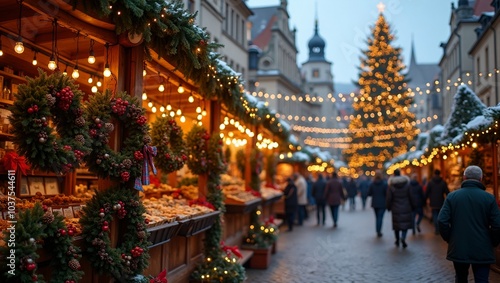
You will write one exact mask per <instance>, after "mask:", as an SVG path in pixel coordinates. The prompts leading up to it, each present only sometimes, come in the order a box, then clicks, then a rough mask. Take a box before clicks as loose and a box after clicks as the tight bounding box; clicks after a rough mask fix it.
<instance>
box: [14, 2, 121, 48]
mask: <svg viewBox="0 0 500 283" xmlns="http://www.w3.org/2000/svg"><path fill="white" fill-rule="evenodd" d="M23 4H24V5H26V6H27V7H29V8H30V9H32V10H34V11H35V12H37V13H40V14H42V15H47V16H48V17H50V18H55V19H57V20H58V21H59V23H60V24H61V25H64V26H65V27H67V28H70V29H74V30H79V31H80V32H81V33H82V34H85V35H88V36H89V37H91V38H92V39H94V40H95V41H96V42H100V43H102V44H105V43H106V42H107V43H109V44H111V45H114V44H117V43H118V36H117V35H116V34H115V32H114V31H111V30H106V29H103V28H100V27H97V26H94V25H92V24H89V23H88V22H87V21H83V20H80V19H78V18H76V17H75V16H73V15H72V14H70V13H68V12H66V11H64V10H63V9H61V7H60V4H57V3H53V2H52V1H39V0H23Z"/></svg>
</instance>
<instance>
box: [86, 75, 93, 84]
mask: <svg viewBox="0 0 500 283" xmlns="http://www.w3.org/2000/svg"><path fill="white" fill-rule="evenodd" d="M93 81H94V79H93V78H92V76H90V77H89V79H88V80H87V82H88V83H89V84H91V83H92V82H93Z"/></svg>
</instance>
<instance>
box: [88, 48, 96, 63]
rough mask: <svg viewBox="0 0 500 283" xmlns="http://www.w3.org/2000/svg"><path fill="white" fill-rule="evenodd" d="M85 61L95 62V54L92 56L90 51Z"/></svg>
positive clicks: (92, 52)
mask: <svg viewBox="0 0 500 283" xmlns="http://www.w3.org/2000/svg"><path fill="white" fill-rule="evenodd" d="M87 62H89V64H94V63H95V56H94V51H93V50H92V51H90V54H89V57H88V58H87Z"/></svg>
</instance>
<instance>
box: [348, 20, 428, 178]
mask: <svg viewBox="0 0 500 283" xmlns="http://www.w3.org/2000/svg"><path fill="white" fill-rule="evenodd" d="M393 40H394V35H393V34H392V33H391V30H390V26H389V24H388V23H387V22H386V20H385V18H384V16H383V14H382V13H380V15H379V17H378V19H377V22H376V23H375V25H374V26H373V27H372V34H371V35H370V36H369V37H368V39H367V43H368V49H367V50H364V51H363V56H362V57H361V65H360V67H359V69H360V74H359V80H358V86H359V90H360V94H359V96H358V97H356V98H355V99H354V102H353V109H354V113H353V116H354V117H352V119H351V123H350V124H349V136H350V138H351V139H352V141H351V145H350V147H349V148H347V149H346V150H345V151H344V156H345V158H346V160H347V161H348V165H349V167H350V169H351V173H354V172H357V171H358V170H362V171H364V172H366V171H373V170H376V169H383V165H384V163H385V162H386V161H388V160H391V159H392V158H393V157H395V156H397V155H400V154H403V153H405V152H407V151H408V149H409V143H410V142H411V141H413V139H414V137H415V136H416V135H417V134H418V129H417V128H416V127H415V115H414V114H413V113H412V112H410V107H411V106H412V103H413V98H412V93H411V92H410V91H408V87H407V80H406V79H405V76H404V74H403V73H402V71H403V69H404V68H405V65H404V64H403V62H402V59H401V48H396V47H393V46H392V45H391V42H392V41H393Z"/></svg>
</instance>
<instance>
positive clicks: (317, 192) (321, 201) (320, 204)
mask: <svg viewBox="0 0 500 283" xmlns="http://www.w3.org/2000/svg"><path fill="white" fill-rule="evenodd" d="M325 188H326V180H325V178H324V177H323V174H321V173H320V174H319V175H318V179H317V180H316V182H314V184H313V186H312V195H313V198H314V201H315V203H316V217H317V220H318V222H317V223H318V224H317V225H318V226H319V225H323V226H325V218H326V215H325V204H326V202H325Z"/></svg>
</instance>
